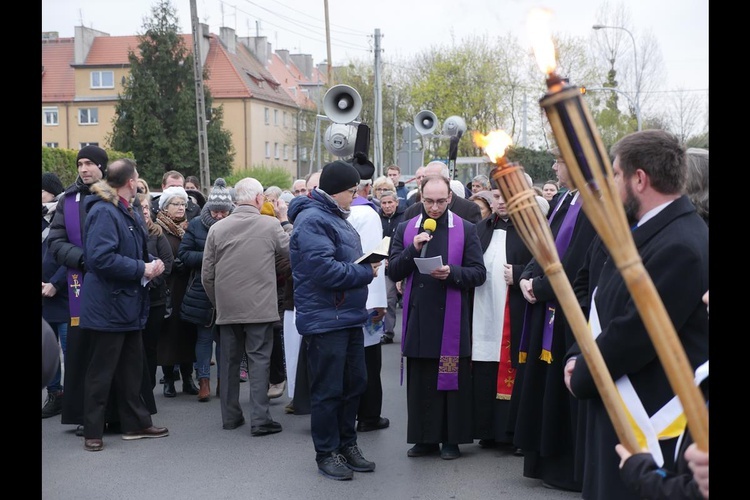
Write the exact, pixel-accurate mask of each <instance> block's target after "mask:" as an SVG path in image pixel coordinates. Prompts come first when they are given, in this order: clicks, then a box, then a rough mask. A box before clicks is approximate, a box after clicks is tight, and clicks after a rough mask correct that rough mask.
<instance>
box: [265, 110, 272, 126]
mask: <svg viewBox="0 0 750 500" xmlns="http://www.w3.org/2000/svg"><path fill="white" fill-rule="evenodd" d="M264 112H265V119H266V125H269V124H270V123H271V110H270V109H268V108H265V110H264Z"/></svg>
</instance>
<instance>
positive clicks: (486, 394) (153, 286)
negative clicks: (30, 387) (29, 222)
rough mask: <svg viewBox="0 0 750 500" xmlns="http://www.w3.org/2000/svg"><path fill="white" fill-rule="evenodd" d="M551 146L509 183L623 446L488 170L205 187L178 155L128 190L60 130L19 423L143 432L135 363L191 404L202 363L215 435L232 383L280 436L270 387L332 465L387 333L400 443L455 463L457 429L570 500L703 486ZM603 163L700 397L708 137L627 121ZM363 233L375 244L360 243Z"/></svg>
mask: <svg viewBox="0 0 750 500" xmlns="http://www.w3.org/2000/svg"><path fill="white" fill-rule="evenodd" d="M551 152H552V154H553V155H554V157H555V162H554V164H553V165H552V167H551V168H552V170H553V171H554V172H555V174H556V177H557V178H556V179H555V180H547V181H546V182H544V183H543V184H540V185H539V186H538V187H534V186H533V183H532V181H531V179H530V178H528V176H527V181H528V183H529V188H534V189H535V198H536V201H537V203H538V205H539V209H540V210H541V212H542V214H543V215H544V216H545V217H546V218H547V220H548V224H549V228H550V231H551V233H552V236H553V238H554V243H555V246H556V249H557V252H558V254H559V257H560V265H561V267H562V270H563V271H564V274H565V276H566V277H567V279H568V280H569V281H570V283H571V285H572V287H573V289H574V291H575V294H576V297H577V299H578V302H579V305H580V307H581V309H582V311H583V312H584V314H585V315H586V317H587V318H588V320H589V323H590V326H591V334H592V335H593V336H594V337H595V339H596V343H597V345H598V347H599V349H600V350H601V353H602V356H603V358H604V361H605V362H606V365H607V367H608V368H609V371H610V373H611V374H612V377H613V379H614V380H615V381H616V384H617V388H618V389H619V390H620V391H621V394H623V395H624V396H623V402H624V404H625V405H626V408H627V411H628V413H629V414H630V415H631V416H632V421H633V425H634V426H635V427H636V430H637V434H638V435H639V436H642V439H641V444H642V449H641V450H628V449H626V448H625V447H624V446H622V445H621V444H618V439H617V435H616V434H615V430H614V427H613V425H612V424H611V422H610V421H609V416H608V414H607V412H606V411H605V408H604V405H603V403H602V399H601V398H600V396H599V393H598V391H597V387H596V384H595V383H594V380H593V378H592V375H591V370H590V368H589V366H588V364H587V359H586V356H585V355H584V353H582V352H581V349H580V347H579V345H578V343H577V342H576V339H575V336H574V335H573V332H572V330H571V326H570V325H569V324H568V323H567V320H566V318H565V314H564V313H563V311H562V309H559V305H558V303H557V297H556V296H555V293H554V290H553V287H552V283H551V280H550V279H548V278H549V277H548V276H547V273H548V272H550V269H546V268H545V267H544V266H543V265H542V264H540V263H538V262H537V261H536V260H535V259H534V257H533V256H532V252H531V250H530V249H529V248H527V247H526V246H525V244H524V243H523V239H522V238H521V235H519V233H518V230H517V228H516V227H515V226H514V222H513V218H512V217H510V215H509V213H508V210H507V207H506V203H505V200H504V198H503V194H502V192H501V189H500V186H498V184H497V182H496V181H495V179H494V178H493V177H492V175H491V174H492V172H490V173H489V174H490V175H477V176H475V177H474V178H473V179H472V180H471V182H470V183H467V184H466V185H465V186H464V185H460V186H456V185H455V183H453V182H452V181H451V178H450V172H449V170H448V166H447V165H446V164H445V163H443V162H440V161H432V162H429V163H427V164H426V165H424V166H422V167H419V169H417V172H416V175H415V179H414V180H416V181H417V187H416V189H415V190H412V191H411V192H410V191H408V190H407V188H406V186H405V183H404V181H403V180H402V179H401V171H400V169H399V168H398V166H395V165H392V166H388V167H386V168H385V174H384V175H383V176H380V177H377V178H373V174H374V167H373V166H372V164H371V163H370V162H364V163H361V162H359V161H356V160H352V161H344V160H336V161H334V162H332V163H329V164H327V165H325V166H324V167H323V169H322V170H320V171H318V172H314V173H311V174H310V175H308V176H307V177H306V178H304V179H296V180H295V181H294V182H293V183H292V184H291V187H290V189H288V190H284V189H281V188H279V187H277V186H267V187H265V188H264V186H262V185H261V183H260V182H258V180H256V179H253V178H249V177H248V178H245V179H242V180H240V181H238V182H237V183H236V184H235V185H234V186H228V185H227V183H226V182H225V181H224V179H221V178H220V179H216V181H215V183H214V185H213V186H212V189H211V190H210V193H209V194H208V196H204V195H203V194H202V192H201V191H200V185H199V181H198V179H197V178H194V177H192V178H191V177H188V178H185V177H184V176H183V175H182V174H181V173H180V172H177V171H170V172H167V173H165V174H164V176H163V180H162V185H161V193H160V194H155V193H151V192H150V191H149V187H148V184H147V183H145V182H144V181H143V179H141V178H139V176H138V171H137V166H136V164H135V162H134V161H132V160H129V159H117V160H114V161H112V162H110V161H109V158H108V157H107V154H106V152H105V151H104V150H103V149H101V148H99V147H96V146H86V147H84V148H82V149H81V150H80V151H79V153H78V158H77V166H78V174H79V175H78V178H77V179H76V181H75V182H74V183H73V184H72V185H71V186H69V187H68V188H67V189H66V188H64V187H63V185H62V184H61V182H60V180H59V179H58V178H57V177H56V176H55V175H54V174H51V173H44V174H43V175H42V316H43V343H44V345H46V346H49V339H51V338H52V335H53V334H54V336H56V337H57V341H58V342H59V346H60V348H61V349H62V356H63V364H64V367H65V370H64V380H63V377H62V373H61V370H60V366H59V365H60V360H59V356H57V358H58V359H56V360H54V359H52V360H51V359H49V358H50V355H49V354H48V355H46V356H43V360H45V361H49V362H48V363H47V364H46V365H44V366H43V386H46V390H47V400H46V402H45V404H44V406H43V408H42V418H50V417H53V416H56V415H61V422H62V423H63V424H71V425H77V426H78V430H77V434H78V435H79V436H82V437H83V438H84V449H85V450H87V451H99V450H102V449H103V448H104V442H103V435H104V432H105V429H106V430H109V431H110V432H118V433H120V434H121V435H122V439H125V440H131V439H141V438H159V437H165V436H168V435H169V431H168V430H167V428H166V427H157V426H156V425H154V423H153V422H152V419H151V416H152V415H153V414H155V413H156V404H157V400H156V398H155V397H154V389H155V388H156V384H157V377H158V375H157V370H158V367H161V375H162V378H161V380H159V381H158V382H160V383H161V385H162V391H161V393H162V395H163V397H167V398H172V397H177V388H176V386H175V383H176V382H177V381H178V380H181V382H182V383H181V389H182V392H183V393H184V394H187V395H190V396H193V397H195V398H196V400H197V401H198V402H207V401H209V400H210V399H211V395H212V387H211V380H210V378H211V369H210V367H211V365H212V364H216V373H217V380H216V382H215V393H214V394H215V396H216V397H218V398H219V401H220V408H221V423H222V427H223V429H226V430H234V429H237V428H239V427H240V426H242V425H243V424H244V423H245V413H244V412H243V406H245V405H244V404H241V402H240V400H239V393H240V390H239V389H240V384H241V383H243V382H246V383H247V384H248V387H249V389H250V391H249V393H250V398H249V399H250V401H249V406H247V409H248V410H249V411H248V414H249V418H250V434H251V435H252V436H265V435H271V434H275V433H278V432H281V431H282V427H281V424H280V423H278V422H277V421H275V420H274V419H273V416H272V415H271V412H270V406H269V400H270V399H271V398H274V397H279V396H281V395H282V394H283V392H284V391H286V392H287V394H288V396H289V398H290V402H289V404H288V405H287V406H286V407H285V408H284V410H285V411H286V412H287V413H293V414H298V415H308V414H309V415H310V430H311V438H312V444H313V449H314V456H315V460H316V464H317V469H318V471H319V473H320V474H322V475H323V476H325V477H327V478H330V479H334V480H350V479H352V477H353V473H354V472H373V471H374V470H375V467H376V465H375V462H373V461H371V460H368V459H367V458H365V454H364V452H363V450H362V449H361V448H360V447H359V445H358V442H357V434H358V433H359V432H370V431H376V430H381V429H386V428H387V427H388V426H389V423H390V422H389V419H388V418H387V417H386V416H384V415H382V413H381V412H382V402H383V388H382V384H381V383H380V369H381V364H382V363H381V361H382V356H383V350H382V349H383V346H385V345H388V344H393V343H394V342H395V341H396V340H397V337H398V334H399V333H400V355H401V357H402V359H403V360H405V362H404V363H403V364H402V371H403V373H402V376H404V380H405V383H406V401H405V403H406V407H407V418H408V421H407V435H406V443H408V444H409V445H411V447H409V448H408V449H406V450H405V452H406V454H407V456H408V457H414V458H418V457H424V456H429V455H439V456H440V458H442V459H444V460H454V459H458V458H460V457H461V446H467V445H471V444H473V443H475V442H476V441H478V446H480V447H481V448H505V449H507V450H508V451H510V452H511V453H512V454H513V455H517V456H519V457H522V458H521V459H522V460H523V463H524V465H523V475H524V476H525V477H529V478H536V479H539V480H540V481H541V482H542V483H543V484H544V485H545V486H547V487H550V488H556V489H561V490H568V491H575V492H581V494H582V497H583V498H588V499H607V500H608V499H635V498H665V499H666V498H670V499H671V498H708V454H707V452H705V451H703V450H700V449H698V448H697V447H696V445H695V443H692V440H691V438H690V433H689V431H687V426H686V422H685V419H684V416H683V415H682V408H681V407H680V406H679V402H677V403H676V404H675V401H674V392H673V391H672V389H671V386H670V381H669V380H668V377H667V376H666V374H665V371H664V369H663V367H662V365H661V363H660V361H659V358H658V356H657V353H656V351H655V349H654V347H653V345H652V344H651V341H650V338H649V336H648V333H647V331H646V328H645V326H644V323H643V321H642V320H641V317H640V314H639V311H638V310H637V308H636V306H635V304H634V302H633V300H632V298H631V297H630V292H629V290H628V287H627V286H626V283H625V281H624V279H623V278H622V277H621V276H620V272H619V270H618V269H617V267H616V266H615V264H614V262H613V261H612V259H611V258H610V256H609V252H608V249H607V248H606V246H605V245H604V243H603V242H602V239H601V238H600V237H599V236H598V235H597V233H596V231H595V230H594V227H593V225H592V224H591V222H590V221H589V220H588V218H587V216H586V213H585V211H584V210H582V205H583V200H582V197H581V196H580V193H579V192H578V189H577V187H576V186H575V185H574V183H573V181H572V176H571V175H570V173H569V172H568V167H567V165H566V164H565V161H564V159H563V158H562V157H561V155H560V153H559V151H558V150H556V149H553V150H552V151H551ZM611 157H612V160H613V163H612V165H613V176H614V179H615V184H616V187H617V190H618V194H619V195H620V198H621V200H622V202H623V206H624V207H625V213H626V215H627V217H628V220H629V222H630V223H631V224H632V226H633V229H632V230H633V233H632V234H633V238H634V241H635V244H636V247H637V248H638V251H639V253H640V256H641V259H642V261H643V265H644V266H645V268H646V270H647V271H648V273H649V274H650V275H651V276H652V277H654V282H655V286H656V288H657V290H658V292H659V293H660V295H661V297H662V299H663V301H664V305H665V308H666V310H667V312H668V313H669V315H670V318H671V319H672V320H673V322H674V325H675V329H676V330H677V333H678V335H679V338H680V340H681V341H682V343H683V348H684V349H685V351H686V355H687V357H688V359H689V361H690V363H691V365H692V368H693V369H695V370H696V384H700V385H699V387H700V389H701V390H702V391H703V394H704V396H705V397H706V400H707V397H708V390H707V376H708V307H707V306H708V292H707V291H708V176H707V171H708V152H707V150H698V149H688V150H686V149H685V148H684V147H683V146H682V145H680V144H679V142H678V140H677V139H676V138H675V137H674V136H672V135H671V134H668V133H666V132H663V131H657V130H648V131H643V132H636V133H633V134H630V135H628V136H626V137H625V138H623V139H621V140H620V141H619V142H618V143H616V144H615V145H614V146H613V148H612V151H611ZM386 237H387V238H390V247H389V251H388V256H387V257H384V256H381V257H379V258H375V257H370V254H369V253H368V252H370V251H371V250H374V249H375V248H376V247H378V246H379V245H380V244H381V241H382V240H383V238H386ZM363 256H368V257H370V258H366V259H361V257H363ZM269 291H271V292H273V293H269ZM399 307H401V308H402V309H403V310H402V315H401V324H400V325H399V326H400V328H397V325H396V321H397V309H398V308H399ZM45 335H46V337H45ZM45 338H46V339H47V340H46V341H45V340H44V339H45ZM47 352H50V351H47ZM54 361H56V362H57V364H54ZM196 380H197V385H196V383H195V381H196ZM657 415H658V417H657Z"/></svg>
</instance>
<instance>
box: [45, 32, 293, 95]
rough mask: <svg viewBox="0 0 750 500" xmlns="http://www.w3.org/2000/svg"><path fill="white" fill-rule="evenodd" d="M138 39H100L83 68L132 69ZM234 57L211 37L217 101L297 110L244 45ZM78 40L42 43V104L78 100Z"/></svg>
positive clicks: (209, 62) (209, 61)
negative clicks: (235, 100) (249, 101)
mask: <svg viewBox="0 0 750 500" xmlns="http://www.w3.org/2000/svg"><path fill="white" fill-rule="evenodd" d="M181 36H182V38H183V40H184V42H185V45H186V47H187V48H188V51H190V52H192V50H193V36H192V35H191V34H183V35H181ZM138 42H139V40H138V36H99V37H96V38H95V39H94V42H93V43H92V45H91V49H90V50H89V53H88V55H87V57H86V60H85V62H84V63H83V65H85V66H100V67H101V66H111V65H128V64H129V61H128V50H129V49H133V50H135V51H137V50H138ZM236 47H237V51H236V52H237V53H236V54H230V53H229V52H228V51H227V49H226V47H224V45H223V44H222V43H221V41H220V39H219V36H218V35H214V34H211V35H210V43H209V51H208V55H207V57H206V62H205V65H204V67H205V68H206V69H207V70H208V75H209V77H208V79H207V80H206V85H207V86H208V88H209V89H210V91H211V95H212V96H213V97H214V98H224V99H226V98H240V99H247V98H257V99H262V100H265V101H269V102H274V103H277V104H281V105H285V106H291V107H297V103H296V102H295V100H294V99H292V98H291V97H290V96H289V94H288V93H287V92H286V91H285V90H284V89H283V88H282V85H281V84H280V83H279V82H278V81H277V80H276V79H275V78H274V77H273V75H272V74H271V73H269V72H268V71H267V70H266V69H265V68H264V67H263V64H261V62H260V61H258V59H257V58H256V57H255V56H254V55H253V54H252V53H251V52H250V50H249V49H248V48H247V47H245V46H244V45H243V44H242V43H239V42H238V43H237V45H236ZM73 63H74V39H73V38H59V39H56V40H43V41H42V67H43V73H42V102H59V101H71V100H73V99H74V97H75V79H74V74H75V69H74V67H73Z"/></svg>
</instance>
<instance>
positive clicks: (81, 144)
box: [78, 142, 99, 149]
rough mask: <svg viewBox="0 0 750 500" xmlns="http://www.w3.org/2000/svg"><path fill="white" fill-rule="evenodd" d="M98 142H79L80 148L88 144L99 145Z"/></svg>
mask: <svg viewBox="0 0 750 500" xmlns="http://www.w3.org/2000/svg"><path fill="white" fill-rule="evenodd" d="M98 145H99V143H98V142H79V143H78V149H81V148H85V147H86V146H98Z"/></svg>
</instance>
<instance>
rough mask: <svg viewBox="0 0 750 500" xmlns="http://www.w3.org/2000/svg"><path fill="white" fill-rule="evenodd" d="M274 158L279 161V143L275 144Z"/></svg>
mask: <svg viewBox="0 0 750 500" xmlns="http://www.w3.org/2000/svg"><path fill="white" fill-rule="evenodd" d="M273 157H274V158H276V159H277V160H278V159H279V143H278V142H274V143H273Z"/></svg>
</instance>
